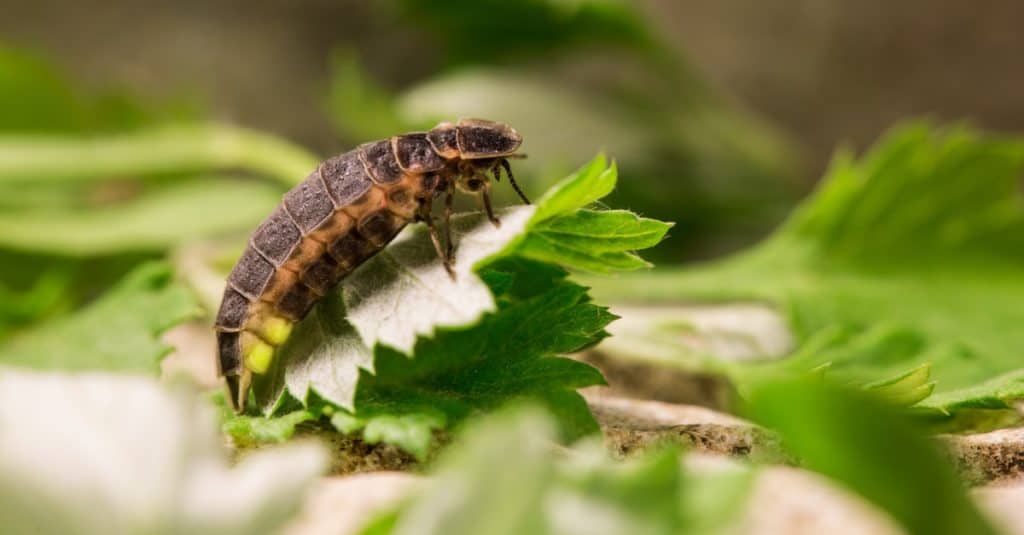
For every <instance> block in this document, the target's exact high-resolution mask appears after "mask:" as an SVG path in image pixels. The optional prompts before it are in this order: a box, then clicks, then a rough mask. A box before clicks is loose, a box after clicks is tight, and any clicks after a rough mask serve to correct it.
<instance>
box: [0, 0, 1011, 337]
mask: <svg viewBox="0 0 1024 535" xmlns="http://www.w3.org/2000/svg"><path fill="white" fill-rule="evenodd" d="M0 13H3V15H2V16H0V47H2V48H0V133H3V134H5V135H8V136H15V137H17V136H44V137H45V136H54V137H60V136H63V137H64V138H69V139H79V140H80V139H91V138H93V137H95V136H100V135H110V134H113V135H118V134H124V133H130V132H136V131H149V130H150V129H153V128H158V127H161V126H166V125H180V124H200V125H206V124H218V125H234V126H240V127H245V128H247V129H253V130H255V131H261V132H265V133H268V134H272V135H275V136H278V137H279V138H280V139H281V140H283V141H287V142H291V143H293V144H294V145H295V146H297V147H305V149H308V151H309V153H310V154H311V156H313V157H315V158H321V157H324V156H327V155H330V154H334V153H338V152H342V151H345V150H348V149H350V148H351V147H353V146H354V145H355V144H358V143H360V142H363V141H366V140H369V139H374V138H380V137H385V136H388V135H391V134H394V133H397V132H401V131H405V130H409V129H419V128H424V127H429V126H431V125H432V124H434V123H435V122H437V121H439V120H443V119H453V118H457V117H460V116H484V117H488V118H493V119H498V120H505V121H507V122H510V123H512V124H513V125H515V126H516V127H517V128H518V129H519V130H520V131H521V132H522V133H523V134H524V136H525V138H526V143H525V147H524V149H525V151H526V152H527V153H529V155H530V158H529V159H528V160H526V161H523V162H518V163H519V165H518V173H519V174H520V176H521V177H522V178H523V180H524V182H526V186H527V189H528V190H529V191H533V192H539V191H542V190H543V189H544V188H545V187H546V186H547V185H549V184H550V183H551V182H553V181H554V180H555V179H556V178H557V177H560V176H562V175H563V174H564V173H565V172H567V171H569V170H571V169H574V168H575V167H576V166H578V165H579V164H581V163H582V162H584V161H587V160H589V159H590V158H591V157H592V156H593V154H594V153H595V152H597V151H599V150H605V151H607V152H608V153H609V154H610V155H611V156H612V157H614V158H615V159H616V160H617V161H618V163H619V165H620V167H621V170H622V177H623V179H622V181H621V183H620V188H619V190H618V191H617V192H616V194H615V195H614V197H613V198H611V199H610V200H609V203H610V204H614V205H616V206H623V207H626V208H630V209H633V210H636V211H638V212H642V213H644V214H646V215H650V216H652V217H657V218H660V219H665V220H671V221H675V222H676V223H677V226H676V228H675V229H674V230H673V232H672V235H671V237H670V239H668V240H667V241H666V242H665V243H664V244H663V245H661V246H660V247H659V248H658V249H657V250H656V251H655V252H654V253H653V254H652V258H653V259H654V260H656V261H658V262H659V263H662V264H665V263H673V262H681V261H686V260H693V259H702V258H709V257H715V256H718V255H721V254H723V253H726V252H730V251H735V250H738V249H740V248H742V247H743V246H746V245H749V244H751V243H753V242H754V241H756V240H757V239H758V238H760V237H762V236H764V235H765V234H767V233H768V232H769V231H770V230H771V229H772V228H773V227H774V226H775V225H777V224H778V222H779V221H781V219H782V218H783V217H784V216H785V214H786V213H787V212H788V210H789V209H791V208H792V207H793V206H794V204H795V203H796V201H797V200H799V199H800V198H801V197H803V196H804V195H806V194H807V193H808V192H809V191H810V189H811V188H812V187H813V184H814V182H815V181H816V180H817V179H818V177H820V176H821V175H822V173H823V171H824V169H825V168H826V167H827V165H828V161H829V158H830V155H831V154H832V152H833V151H834V149H835V148H836V147H837V146H841V145H850V146H853V147H854V148H857V149H860V148H863V147H865V146H866V145H868V144H869V143H870V142H871V141H872V140H874V139H875V138H877V137H878V136H879V134H880V133H881V132H883V131H884V130H885V129H886V128H888V127H889V126H891V125H892V124H894V123H896V122H898V121H899V120H900V119H903V118H907V117H917V116H930V117H933V118H937V119H942V120H954V121H956V120H967V121H970V122H972V123H975V124H978V125H980V126H982V127H985V128H989V129H995V130H1000V129H1002V130H1008V131H1015V130H1019V129H1020V127H1021V126H1022V124H1024V99H1020V98H1018V95H1021V94H1024V70H1022V69H1020V57H1021V55H1022V53H1024V35H1022V34H1021V32H1019V31H1018V28H1017V23H1018V21H1019V20H1021V15H1024V6H1022V5H1021V4H1020V3H1019V2H1014V1H1011V0H992V1H987V2H982V3H974V4H970V5H968V4H962V5H961V4H955V3H942V4H941V5H936V4H935V3H933V2H926V1H923V0H915V1H910V2H901V3H899V4H892V3H889V2H882V1H881V0H871V1H866V2H856V3H854V2H844V1H841V0H822V1H808V0H783V1H777V2H770V3H765V2H757V1H753V0H724V1H720V2H676V1H670V0H646V1H641V2H617V1H611V0H599V1H597V0H589V1H584V0H526V1H522V2H504V1H500V0H480V1H476V0H474V1H470V0H459V1H448V2H431V1H427V0H377V1H374V2H362V1H359V2H356V1H349V0H331V1H328V0H302V1H294V2H281V1H257V2H242V1H237V0H209V1H202V2H199V1H184V2H181V1H175V2H171V1H164V0H150V1H147V2H127V1H111V0H101V1H96V2H88V3H75V2H66V1H61V0H38V1H35V2H13V1H0ZM197 143H198V142H197ZM7 154H8V155H11V154H16V153H15V152H8V153H7ZM17 154H20V153H17ZM0 156H2V155H0ZM218 158H219V156H215V157H212V158H211V159H212V160H214V161H215V162H214V163H219V162H220V160H218ZM225 160H231V159H230V158H226V159H225ZM266 160H268V161H270V160H272V158H271V157H267V158H266ZM294 160H295V161H305V160H303V159H302V158H298V159H294ZM0 163H2V162H0ZM179 163H180V162H179ZM226 163H227V164H228V165H227V167H232V166H234V165H233V164H234V163H235V162H233V161H226ZM243 163H244V162H243ZM69 164H70V165H74V162H69ZM126 167H127V168H130V166H126ZM157 167H159V169H157V171H158V172H151V170H146V172H145V176H142V174H141V173H136V172H135V171H134V170H132V169H129V170H128V171H118V170H113V171H111V170H108V169H106V168H102V169H98V170H97V172H86V171H83V172H82V173H80V174H81V175H82V176H84V177H87V180H76V181H73V182H71V183H70V184H71V185H68V186H64V185H59V186H58V187H56V188H53V187H50V186H40V185H37V184H35V183H34V181H36V177H35V176H30V175H31V173H29V174H21V175H19V174H17V173H19V172H20V171H11V172H10V173H8V175H9V177H8V179H9V180H6V181H5V182H4V183H5V184H6V186H3V187H7V188H9V189H10V191H5V193H4V197H5V200H4V201H3V202H2V203H0V260H4V261H5V263H6V264H7V268H6V269H4V270H3V282H4V284H3V285H0V289H4V290H12V291H17V292H24V291H28V290H30V289H33V288H35V289H36V290H38V291H43V290H45V289H46V288H51V290H48V291H51V292H52V293H54V294H56V293H59V292H57V290H56V289H58V288H62V287H64V286H63V285H61V284H53V285H51V286H46V285H45V284H43V283H46V281H47V279H45V277H43V278H42V279H41V278H40V274H41V273H42V274H43V275H46V276H51V275H52V273H53V272H54V270H53V269H51V268H54V266H57V267H58V268H59V269H57V271H56V272H57V273H67V272H68V271H73V272H74V273H76V274H77V275H76V276H77V277H82V276H83V275H82V274H88V275H87V276H85V278H87V279H89V280H94V281H97V282H96V287H105V286H106V285H107V284H109V281H111V280H114V279H115V278H116V277H117V276H120V275H121V274H123V273H124V272H125V271H126V270H127V268H128V267H130V266H131V265H134V264H135V263H137V262H138V260H139V259H140V258H142V257H145V256H146V255H153V254H157V255H159V254H165V253H166V252H167V251H168V250H170V249H172V248H173V246H174V245H176V244H178V243H179V242H182V241H184V240H185V238H190V239H191V238H194V237H196V236H201V237H202V236H207V235H214V234H224V233H226V232H228V231H232V232H238V233H244V232H245V231H246V230H248V229H250V228H251V227H252V226H253V224H254V223H255V222H256V221H258V218H257V217H256V214H258V213H260V211H261V210H263V206H262V204H260V203H257V202H250V199H251V198H252V196H253V195H257V194H256V193H253V192H248V194H239V195H238V196H237V198H235V199H232V197H231V196H230V195H226V196H223V198H220V197H218V198H216V199H213V198H212V195H213V194H212V193H205V194H204V193H203V192H202V191H203V189H204V186H201V185H196V186H195V187H194V190H195V191H194V192H192V193H190V194H195V195H197V196H199V197H202V196H204V195H205V196H206V197H209V198H208V199H206V201H205V202H206V203H207V204H206V205H207V206H215V205H217V203H221V202H223V203H225V204H223V212H225V213H228V212H230V213H235V214H239V215H237V216H236V217H235V219H234V220H232V221H218V222H217V224H213V223H210V224H207V222H206V221H205V220H206V218H207V217H208V216H209V217H211V218H213V219H216V218H217V217H220V215H217V216H213V215H210V213H209V211H207V212H203V213H198V215H197V216H196V217H197V218H198V220H199V222H198V223H197V224H196V228H193V229H191V230H189V231H188V232H185V231H182V232H180V233H179V234H180V235H176V234H175V233H174V232H171V231H165V232H164V233H163V234H162V235H161V239H160V240H157V241H159V242H160V243H159V244H156V243H155V242H154V241H153V240H150V242H147V246H145V247H140V246H138V243H135V242H133V243H127V242H124V240H121V241H118V240H107V242H104V243H106V244H107V245H110V246H109V247H107V248H106V249H104V250H102V251H100V250H96V251H95V253H94V254H87V252H88V250H89V247H91V246H92V245H91V244H92V243H93V242H91V241H90V239H91V235H89V231H88V228H91V227H80V226H79V225H78V224H77V219H75V218H77V217H78V216H79V215H81V214H82V213H84V212H87V213H88V215H90V216H93V215H96V214H100V215H98V216H96V217H97V218H101V216H102V214H105V213H108V211H109V210H110V209H112V208H116V207H118V206H121V204H122V203H125V202H128V203H130V202H132V201H133V199H138V198H142V197H143V196H145V195H147V194H149V193H151V192H153V191H163V189H162V188H168V187H173V184H175V183H185V182H188V181H190V180H194V179H197V176H198V175H197V173H196V172H195V169H190V165H189V162H185V164H183V165H178V166H173V165H172V166H169V167H168V166H165V167H167V168H166V169H165V168H164V167H160V166H159V165H158V166H157ZM200 167H202V166H200ZM214 167H217V166H214ZM234 167H239V168H241V169H236V170H233V171H232V172H231V173H230V175H231V176H230V178H231V179H238V178H241V179H243V180H250V181H251V180H256V181H259V180H260V178H259V177H258V176H257V177H253V176H252V175H259V174H260V173H258V172H256V173H254V172H252V171H253V169H252V168H251V167H252V166H246V165H237V166H234ZM270 167H273V168H276V169H277V170H279V171H281V170H282V169H286V168H287V169H299V168H300V167H301V166H300V165H295V166H292V167H289V166H287V165H277V164H272V165H270ZM257 171H259V169H257ZM218 173H219V175H224V174H226V173H224V172H223V170H218ZM288 173H291V171H288ZM282 174H286V173H282ZM292 174H295V175H297V176H295V177H294V180H295V181H297V180H299V179H301V178H302V174H303V173H299V172H294V173H292ZM129 175H131V176H129ZM136 175H139V176H142V179H141V180H135V179H136V178H139V176H136ZM47 184H51V185H53V184H57V181H54V182H52V183H51V182H47ZM196 184H201V183H199V182H196ZM499 189H500V190H504V189H506V188H499ZM211 190H213V191H221V190H217V189H216V188H213V187H211ZM174 194H175V195H177V197H176V198H177V199H178V200H179V201H182V202H184V200H185V199H186V198H185V197H184V193H182V192H180V191H177V190H175V193H174ZM503 194H504V197H503V198H502V199H501V200H502V201H504V202H512V201H513V200H514V197H513V196H512V195H511V192H510V191H503ZM257 196H258V195H257ZM260 198H261V199H265V198H266V196H265V195H264V196H263V197H260ZM162 203H163V200H160V201H153V204H155V205H157V206H162V205H163V204H162ZM200 204H201V203H199V202H198V201H197V203H193V204H192V205H193V206H199V205H200ZM243 204H244V206H243ZM150 209H152V208H150ZM195 210H198V208H195ZM246 210H248V212H251V213H252V214H253V215H252V217H250V216H244V217H243V216H242V215H240V214H242V213H243V212H245V211H246ZM167 211H170V209H169V208H168V209H167ZM51 213H52V214H60V215H62V216H69V219H67V221H65V223H67V224H66V225H65V226H64V227H59V226H57V227H54V228H53V229H52V230H51V229H50V228H49V227H47V226H37V227H31V226H29V227H26V226H25V222H24V221H23V218H22V215H23V214H34V215H33V216H32V217H41V214H51ZM254 218H255V220H254V221H250V219H254ZM5 220H6V221H7V223H10V224H9V225H7V226H5ZM96 221H99V219H94V220H93V222H96ZM120 224H123V222H122V223H120ZM8 228H14V230H15V231H16V232H15V233H14V234H16V235H18V236H19V237H18V238H17V239H13V238H10V237H9V235H8V234H9V233H8V232H7V229H8ZM62 228H63V229H64V230H66V229H67V228H76V229H80V230H81V232H80V234H81V235H82V236H84V238H83V240H84V241H82V242H81V243H83V244H85V245H81V247H80V248H79V249H81V250H76V251H74V253H72V254H68V251H67V250H66V248H65V249H61V247H62V246H58V245H54V246H53V247H48V246H45V245H40V244H39V243H29V242H32V239H31V235H33V233H35V234H49V235H56V234H57V233H59V232H61V229H62ZM18 233H20V234H18ZM26 236H29V238H26ZM44 241H45V240H41V241H40V243H42V242H44ZM137 241H138V240H136V242H137ZM26 243H28V245H26ZM12 244H13V245H12ZM111 244H112V245H111ZM122 245H123V246H122ZM83 251H86V252H85V253H83ZM69 257H70V258H71V260H69ZM111 265H114V266H115V267H114V268H111V267H110V266H111ZM61 266H64V267H63V268H62V267H61ZM68 266H70V267H68ZM55 269H56V268H55ZM62 269H63V271H61V270H62ZM53 276H54V277H57V278H58V279H59V278H60V277H59V276H56V275H53ZM40 281H42V282H40ZM40 288H42V290H40ZM74 288H75V289H74V291H75V292H78V293H86V294H88V293H89V292H90V291H91V290H90V289H88V286H85V287H84V288H86V289H83V286H82V285H81V284H78V285H74ZM36 297H38V296H36ZM30 301H31V302H32V303H44V304H43V305H38V306H41V307H42V308H43V309H46V308H48V307H52V305H53V303H49V304H46V303H47V301H46V299H39V298H33V299H31V300H30ZM73 301H74V302H78V301H79V299H77V298H76V299H74V300H73ZM36 306H37V305H32V307H36ZM68 306H73V304H71V305H68ZM19 314H20V315H24V316H26V317H30V316H32V315H33V314H35V312H33V311H31V310H30V311H16V313H15V315H19Z"/></svg>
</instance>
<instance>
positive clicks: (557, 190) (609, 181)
mask: <svg viewBox="0 0 1024 535" xmlns="http://www.w3.org/2000/svg"><path fill="white" fill-rule="evenodd" d="M616 180H618V172H617V171H616V169H615V164H614V163H612V164H611V166H608V164H607V162H606V159H605V156H604V155H603V154H600V155H598V156H597V157H595V158H594V159H593V160H591V161H590V162H589V163H587V164H586V165H584V166H583V167H581V168H580V169H579V170H578V171H576V172H575V173H573V174H572V175H570V176H568V177H566V178H564V179H562V181H561V182H559V183H558V184H555V185H554V187H552V188H551V189H549V190H548V191H547V193H545V194H544V196H543V197H541V198H540V200H539V201H537V211H536V212H535V213H534V214H533V217H532V218H531V219H530V223H531V224H533V225H536V224H538V223H541V222H544V221H547V220H549V219H551V218H552V217H555V216H560V215H566V214H570V213H572V212H575V211H576V210H577V209H580V208H583V207H584V206H586V205H588V204H590V203H592V202H594V201H597V200H598V199H601V198H604V197H605V196H607V195H608V194H609V193H611V192H612V190H613V189H615V182H616Z"/></svg>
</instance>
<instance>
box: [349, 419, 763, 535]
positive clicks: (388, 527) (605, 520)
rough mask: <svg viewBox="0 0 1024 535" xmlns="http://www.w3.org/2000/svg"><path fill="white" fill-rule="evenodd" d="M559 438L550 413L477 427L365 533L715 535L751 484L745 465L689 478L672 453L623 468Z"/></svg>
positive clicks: (595, 449) (597, 449)
mask: <svg viewBox="0 0 1024 535" xmlns="http://www.w3.org/2000/svg"><path fill="white" fill-rule="evenodd" d="M556 434H557V433H556V426H555V425H554V422H553V421H552V419H551V418H550V416H549V415H548V414H546V413H544V412H541V411H537V410H536V409H533V408H526V409H517V410H515V411H511V410H505V411H500V412H499V413H497V414H495V415H492V416H490V417H487V418H485V419H481V420H480V421H476V422H474V425H472V426H469V427H467V429H466V431H465V433H464V434H463V436H462V437H461V439H460V440H459V441H457V442H456V443H455V444H454V445H453V446H452V448H451V449H449V450H447V451H446V452H445V454H444V455H443V457H442V458H441V459H439V460H438V463H437V464H436V471H435V473H434V475H433V477H432V478H431V480H430V481H429V483H428V485H426V487H425V488H423V489H422V490H421V491H420V492H419V493H417V494H416V495H415V496H413V497H412V499H411V500H409V501H408V502H407V503H405V504H403V505H401V506H399V507H398V508H397V510H394V511H389V512H386V513H384V514H383V515H381V517H380V518H378V519H376V520H374V521H371V522H370V524H369V525H368V526H367V528H366V530H364V531H363V533H364V534H367V533H373V534H379V535H382V534H394V535H398V534H403V535H409V534H417V535H430V534H441V533H444V534H446V535H449V534H450V535H461V534H470V533H510V534H511V533H531V534H538V535H545V534H571V533H603V534H609V535H617V534H623V535H624V534H651V535H659V534H666V535H667V534H675V533H717V532H719V530H720V529H722V528H723V527H724V526H726V525H728V524H729V523H730V521H732V520H733V519H734V518H735V515H736V513H737V511H738V510H739V508H740V507H741V506H742V505H743V504H744V503H745V500H744V498H745V496H746V494H747V490H748V489H749V488H750V482H751V481H752V477H751V474H752V471H750V470H748V469H744V468H737V470H735V471H734V473H721V474H716V476H715V477H713V478H712V477H704V476H697V475H694V474H692V473H689V472H688V471H686V470H684V468H683V466H682V463H681V462H680V460H681V457H680V454H679V451H678V450H675V449H672V448H669V449H666V450H662V451H658V452H653V453H651V454H648V455H646V456H644V457H641V458H639V459H634V460H630V461H626V462H617V461H612V460H611V459H609V458H608V457H607V456H606V453H605V452H604V450H603V448H602V447H601V446H600V445H598V444H597V443H587V444H584V445H582V446H580V447H577V448H575V449H573V450H569V451H567V452H565V455H564V456H559V455H556V454H555V452H554V451H553V449H552V443H553V440H554V439H555V437H556ZM496 460H497V462H496Z"/></svg>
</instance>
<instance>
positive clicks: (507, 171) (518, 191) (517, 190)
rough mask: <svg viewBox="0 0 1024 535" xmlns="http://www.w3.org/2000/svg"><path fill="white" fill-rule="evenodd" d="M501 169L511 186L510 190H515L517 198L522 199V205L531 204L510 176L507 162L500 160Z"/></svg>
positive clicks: (510, 171)
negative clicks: (503, 170)
mask: <svg viewBox="0 0 1024 535" xmlns="http://www.w3.org/2000/svg"><path fill="white" fill-rule="evenodd" d="M501 167H502V168H503V169H505V174H506V175H508V181H509V182H510V183H511V184H512V189H514V190H516V193H518V194H519V198H520V199H522V200H523V202H524V203H526V204H531V203H530V199H527V198H526V194H525V193H523V190H521V189H519V184H516V179H515V177H513V176H512V166H511V165H509V163H508V160H506V159H504V158H502V160H501Z"/></svg>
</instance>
